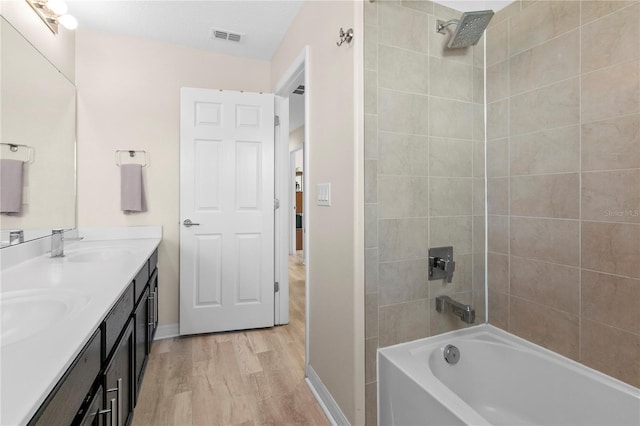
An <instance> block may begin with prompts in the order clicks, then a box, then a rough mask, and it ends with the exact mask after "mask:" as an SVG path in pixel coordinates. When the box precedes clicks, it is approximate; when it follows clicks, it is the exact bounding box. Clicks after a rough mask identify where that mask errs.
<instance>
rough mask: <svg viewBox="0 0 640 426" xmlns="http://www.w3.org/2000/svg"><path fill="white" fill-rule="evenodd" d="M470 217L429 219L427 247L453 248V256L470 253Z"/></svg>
mask: <svg viewBox="0 0 640 426" xmlns="http://www.w3.org/2000/svg"><path fill="white" fill-rule="evenodd" d="M472 220H473V218H472V216H454V217H432V218H430V219H429V246H431V247H441V246H453V250H454V255H455V256H456V257H457V256H458V255H459V254H468V253H471V252H472V250H471V249H472V245H471V243H472V235H473V234H472V231H473V229H472Z"/></svg>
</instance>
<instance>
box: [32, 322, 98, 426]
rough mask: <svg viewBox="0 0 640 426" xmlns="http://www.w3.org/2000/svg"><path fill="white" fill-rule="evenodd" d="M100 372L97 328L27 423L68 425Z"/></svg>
mask: <svg viewBox="0 0 640 426" xmlns="http://www.w3.org/2000/svg"><path fill="white" fill-rule="evenodd" d="M99 372H100V330H98V331H96V332H95V333H94V335H93V336H91V340H89V343H87V345H86V346H85V347H84V349H83V350H82V352H80V355H78V357H77V358H76V359H75V360H74V361H73V364H71V367H69V369H68V370H67V373H66V374H65V376H64V377H63V378H62V379H60V381H59V382H58V384H57V385H56V388H55V389H54V390H53V391H52V392H51V394H49V397H48V398H47V400H46V401H45V403H44V404H42V406H41V407H40V409H39V410H38V412H37V413H36V415H35V416H34V417H33V419H31V421H30V422H29V424H30V425H43V426H45V425H46V426H48V425H70V424H71V422H72V421H73V419H74V418H75V417H76V414H77V413H78V410H79V409H80V407H81V406H82V403H83V402H84V400H85V397H86V396H87V394H88V393H89V392H90V391H91V387H92V385H93V383H94V382H95V380H96V377H97V376H98V373H99Z"/></svg>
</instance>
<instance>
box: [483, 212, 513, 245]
mask: <svg viewBox="0 0 640 426" xmlns="http://www.w3.org/2000/svg"><path fill="white" fill-rule="evenodd" d="M487 222H488V228H489V235H488V236H487V238H489V241H488V246H489V251H490V252H494V253H503V254H509V217H508V216H494V215H489V217H488V218H487Z"/></svg>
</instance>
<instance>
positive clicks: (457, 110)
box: [429, 97, 473, 139]
mask: <svg viewBox="0 0 640 426" xmlns="http://www.w3.org/2000/svg"><path fill="white" fill-rule="evenodd" d="M472 107H473V104H472V103H470V102H460V101H454V100H449V99H442V98H433V97H430V98H429V134H430V135H431V136H439V137H445V138H455V139H471V138H472V136H473V109H472Z"/></svg>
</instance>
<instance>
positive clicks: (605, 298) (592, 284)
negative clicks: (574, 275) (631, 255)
mask: <svg viewBox="0 0 640 426" xmlns="http://www.w3.org/2000/svg"><path fill="white" fill-rule="evenodd" d="M581 285H582V291H581V300H582V305H581V306H582V317H583V318H586V319H589V320H592V321H598V322H601V323H604V324H608V325H610V326H612V327H617V328H621V329H624V330H627V331H630V332H633V333H640V309H638V300H640V280H637V279H632V278H624V277H617V276H614V275H608V274H601V273H598V272H592V271H582V284H581Z"/></svg>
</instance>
